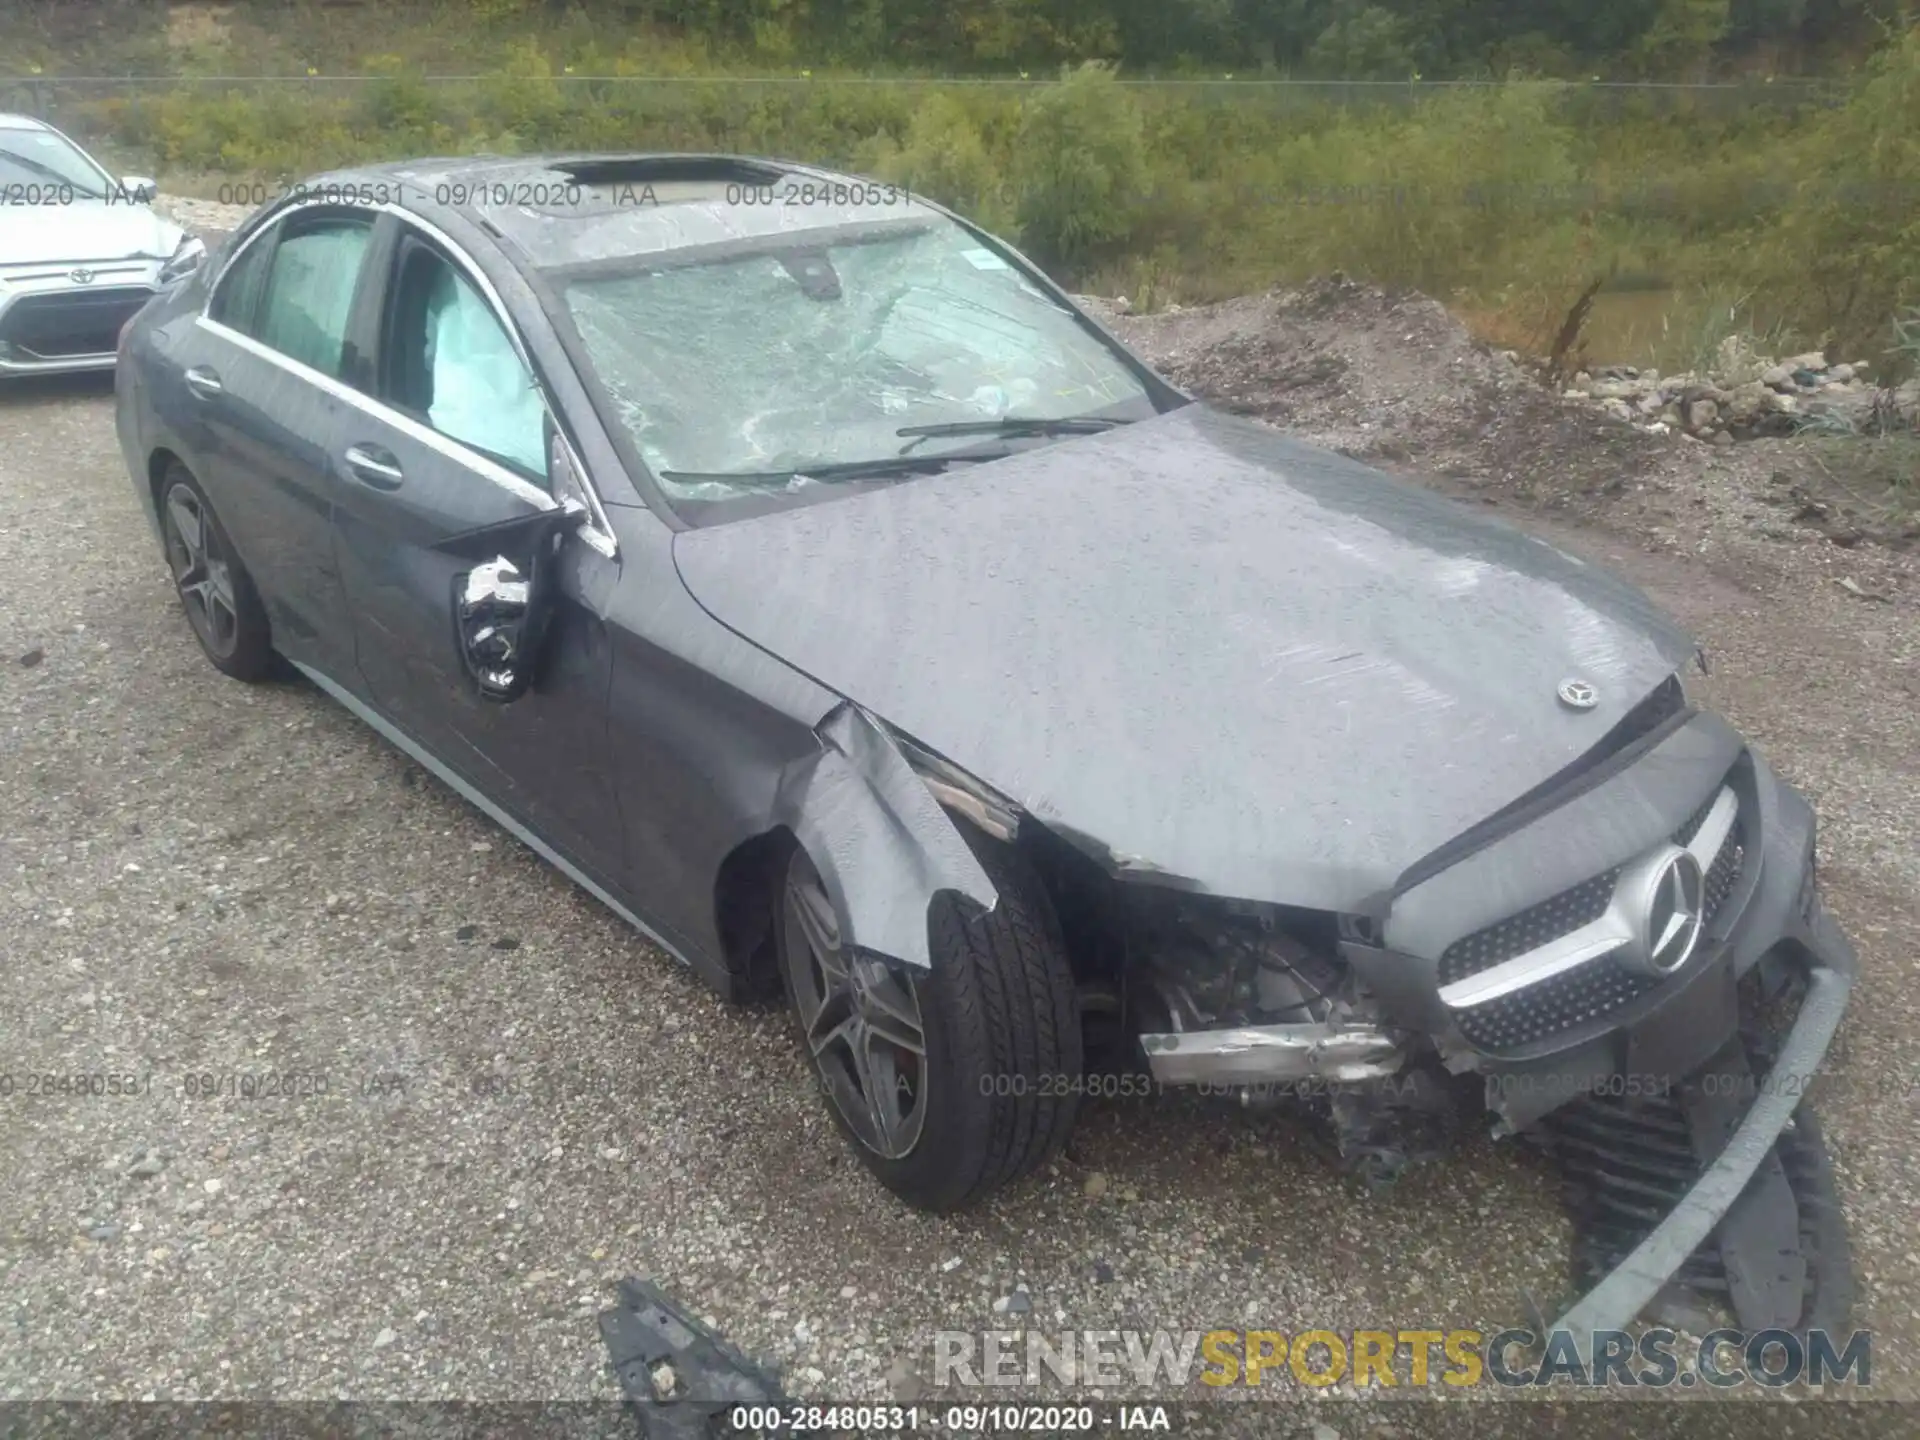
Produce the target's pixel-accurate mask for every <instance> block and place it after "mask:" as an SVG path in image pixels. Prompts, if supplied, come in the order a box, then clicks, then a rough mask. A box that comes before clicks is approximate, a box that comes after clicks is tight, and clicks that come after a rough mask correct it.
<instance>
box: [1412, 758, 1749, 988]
mask: <svg viewBox="0 0 1920 1440" xmlns="http://www.w3.org/2000/svg"><path fill="white" fill-rule="evenodd" d="M1739 810H1740V800H1739V797H1738V796H1737V795H1735V794H1734V791H1733V787H1732V786H1723V787H1721V790H1720V793H1719V794H1718V795H1716V796H1715V797H1714V801H1713V808H1712V809H1710V810H1709V811H1708V812H1707V818H1706V819H1705V820H1703V821H1702V822H1701V824H1700V829H1699V831H1698V833H1696V834H1695V835H1694V837H1693V839H1692V840H1691V841H1689V842H1688V843H1687V844H1686V845H1683V846H1680V847H1678V848H1680V849H1683V850H1685V851H1687V852H1688V853H1689V854H1690V855H1692V856H1693V858H1694V859H1695V860H1697V861H1698V862H1699V864H1700V869H1701V871H1702V873H1704V872H1706V871H1707V870H1709V869H1711V868H1712V866H1713V862H1714V860H1715V858H1716V857H1717V856H1718V855H1719V853H1720V847H1721V846H1722V845H1723V844H1725V843H1726V839H1727V834H1728V832H1729V831H1731V830H1732V829H1733V822H1734V817H1735V816H1736V815H1737V814H1738V813H1739ZM1633 937H1634V922H1633V917H1632V916H1630V915H1628V914H1627V913H1626V911H1625V909H1624V908H1623V907H1622V905H1621V903H1620V890H1619V888H1618V887H1617V886H1616V888H1615V890H1614V893H1613V897H1612V898H1611V899H1610V900H1609V901H1608V902H1607V909H1606V913H1605V914H1603V915H1602V916H1600V918H1599V919H1597V920H1592V921H1589V922H1588V923H1587V924H1585V925H1582V926H1581V927H1580V928H1579V929H1577V930H1569V931H1568V932H1567V933H1566V934H1565V935H1560V936H1556V937H1555V938H1554V939H1552V940H1549V941H1548V942H1547V943H1546V944H1545V945H1541V946H1539V947H1537V948H1536V949H1533V950H1529V951H1527V952H1526V953H1525V954H1524V955H1516V956H1514V957H1513V958H1512V959H1511V960H1503V961H1501V962H1500V964H1498V965H1495V966H1493V967H1492V968H1491V969H1488V970H1482V971H1480V972H1479V973H1478V974H1476V975H1468V976H1466V977H1465V978H1464V979H1460V980H1456V981H1454V982H1453V983H1452V984H1451V985H1443V986H1441V987H1440V1002H1441V1003H1442V1004H1443V1005H1445V1006H1446V1007H1447V1008H1448V1009H1449V1010H1465V1009H1469V1008H1471V1007H1472V1006H1475V1005H1485V1004H1487V1003H1488V1002H1489V1001H1492V1000H1499V999H1502V998H1504V997H1505V996H1508V995H1511V994H1513V993H1514V992H1515V991H1517V990H1525V989H1527V988H1528V987H1529V986H1532V985H1537V984H1539V983H1540V982H1541V981H1542V980H1551V979H1552V978H1553V977H1554V976H1556V975H1564V974H1565V973H1566V972H1567V971H1569V970H1573V969H1576V968H1578V967H1579V966H1582V965H1586V964H1589V963H1591V962H1592V961H1594V960H1598V959H1600V958H1601V957H1602V956H1605V955H1610V954H1612V953H1613V952H1614V951H1615V950H1617V949H1619V948H1620V947H1621V946H1622V945H1625V944H1626V943H1627V942H1628V941H1630V940H1632V939H1633Z"/></svg>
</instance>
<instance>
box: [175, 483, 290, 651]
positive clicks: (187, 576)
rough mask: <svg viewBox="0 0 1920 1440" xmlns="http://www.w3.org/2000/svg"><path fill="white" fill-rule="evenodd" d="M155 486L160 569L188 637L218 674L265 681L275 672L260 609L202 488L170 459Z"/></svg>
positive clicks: (257, 597) (257, 595) (256, 595)
mask: <svg viewBox="0 0 1920 1440" xmlns="http://www.w3.org/2000/svg"><path fill="white" fill-rule="evenodd" d="M156 488H157V492H158V493H157V496H156V499H157V502H158V508H159V512H160V533H161V536H162V538H163V539H164V541H165V544H166V552H167V568H168V570H169V571H171V572H172V574H173V588H174V592H175V594H177V595H178V596H179V597H180V608H181V609H182V610H183V611H185V612H186V617H187V624H188V625H189V626H190V627H191V628H192V630H193V638H194V639H196V640H198V641H199V642H200V648H201V650H202V651H204V652H205V654H206V657H207V659H209V660H211V661H212V662H213V666H214V668H215V669H216V670H219V671H220V672H221V673H222V674H224V675H230V676H232V677H233V678H234V679H235V680H245V681H248V682H252V681H256V680H265V679H267V678H268V677H269V676H271V675H272V674H273V673H274V671H275V661H274V654H273V635H272V631H271V629H270V628H269V626H268V623H267V609H266V606H265V605H263V604H261V602H260V592H259V591H258V590H257V589H255V588H254V584H253V577H252V576H250V575H249V574H247V567H246V566H244V565H242V564H241V563H240V556H239V554H238V553H237V552H236V551H235V550H234V548H233V541H232V539H231V538H230V537H229V536H228V535H227V531H226V527H225V526H224V525H222V524H221V523H220V517H219V516H218V515H216V514H214V511H213V505H212V504H211V503H210V502H209V501H208V499H207V496H206V492H205V491H204V490H202V489H201V488H200V482H199V481H197V480H195V479H194V478H193V476H192V475H191V474H189V473H188V472H187V469H186V467H185V466H183V465H181V464H179V463H178V462H175V463H174V464H172V465H169V466H168V467H167V471H166V474H164V475H163V476H161V478H160V484H159V485H158V487H156Z"/></svg>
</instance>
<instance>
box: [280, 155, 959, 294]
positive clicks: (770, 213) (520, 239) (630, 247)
mask: <svg viewBox="0 0 1920 1440" xmlns="http://www.w3.org/2000/svg"><path fill="white" fill-rule="evenodd" d="M301 188H303V189H305V190H306V191H307V192H308V193H314V192H331V191H336V190H337V191H339V192H342V193H350V194H371V195H375V196H380V195H391V194H392V192H395V191H398V192H399V199H400V202H401V203H402V204H403V205H417V206H418V207H420V208H421V209H422V211H423V212H427V213H431V212H432V211H435V210H451V211H454V212H456V213H458V214H461V215H462V216H464V217H465V218H467V219H469V220H471V221H474V222H476V223H478V224H479V225H480V226H481V227H482V228H483V229H485V230H488V231H490V232H492V233H493V234H494V235H495V236H498V237H500V238H501V239H503V240H506V241H508V242H510V248H512V249H516V250H518V251H519V252H520V255H521V258H522V259H523V260H524V261H525V262H527V263H530V264H531V265H533V266H534V267H536V268H539V269H546V270H560V269H573V268H576V267H582V266H593V265H595V264H607V265H613V266H619V265H623V264H631V263H634V262H636V261H640V262H643V263H644V260H645V259H646V257H656V256H663V255H667V254H672V253H675V252H686V251H693V250H707V249H709V248H711V247H714V246H728V245H736V244H741V245H750V244H753V243H755V242H757V241H761V240H766V239H772V240H781V239H785V238H787V237H792V238H793V239H794V240H795V241H796V243H799V242H800V240H801V238H802V237H803V236H813V237H816V238H817V237H818V236H819V234H820V232H823V231H834V232H836V233H842V232H858V233H871V232H875V231H877V230H879V229H884V228H889V227H892V226H897V225H900V224H902V223H904V224H906V225H908V226H910V227H912V228H920V227H923V226H925V225H927V224H928V223H930V222H931V221H932V220H933V219H934V218H935V217H936V216H937V215H938V214H939V213H940V212H939V211H938V209H937V208H936V207H933V206H930V205H928V204H926V203H925V202H923V201H921V200H920V199H919V198H918V197H917V196H913V195H911V194H910V193H909V192H908V191H907V190H906V188H905V187H903V186H894V185H890V184H887V183H886V182H881V181H874V180H870V179H867V178H865V177H862V176H857V175H850V174H846V173H844V172H840V171H834V170H828V169H824V168H822V167H820V166H816V165H809V164H805V163H802V162H799V161H793V160H780V159H770V158H766V157H762V156H753V155H727V154H687V153H614V154H607V153H585V154H581V153H575V154H549V155H461V156H439V157H427V158H422V159H413V160H397V161H391V162H386V163H382V164H373V165H363V166H356V167H353V168H351V169H344V170H337V171H333V172H330V173H328V174H326V175H319V176H315V177H313V178H312V179H311V180H309V181H307V182H306V184H305V186H304V187H301Z"/></svg>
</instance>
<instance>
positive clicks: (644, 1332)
mask: <svg viewBox="0 0 1920 1440" xmlns="http://www.w3.org/2000/svg"><path fill="white" fill-rule="evenodd" d="M600 1336H601V1338H602V1339H603V1340H605V1341H606V1345H607V1354H608V1356H609V1358H610V1359H611V1360H612V1362H613V1370H614V1374H615V1375H617V1376H618V1377H619V1380H620V1388H621V1389H622V1390H623V1391H625V1392H626V1397H627V1401H628V1403H629V1404H630V1405H631V1406H632V1407H633V1408H634V1410H635V1412H636V1413H637V1415H638V1416H639V1420H640V1433H641V1434H642V1435H643V1436H645V1437H646V1440H705V1437H707V1436H710V1435H729V1434H733V1433H735V1432H734V1431H733V1430H731V1429H730V1428H729V1419H728V1416H729V1412H731V1411H732V1409H733V1408H734V1407H735V1406H736V1405H779V1404H782V1403H784V1402H785V1400H786V1398H787V1397H786V1396H785V1395H784V1394H782V1393H781V1390H780V1385H779V1381H778V1380H777V1379H776V1378H775V1377H774V1375H773V1373H772V1372H771V1371H769V1370H765V1369H762V1368H761V1367H760V1366H758V1365H756V1364H754V1362H753V1361H751V1360H749V1359H748V1358H747V1357H746V1356H744V1355H742V1354H741V1353H740V1352H739V1351H738V1350H735V1349H734V1348H733V1347H732V1346H730V1345H728V1344H727V1343H726V1342H725V1341H724V1340H722V1339H721V1338H720V1337H719V1336H718V1335H716V1334H714V1332H713V1331H712V1330H711V1329H709V1328H708V1327H707V1326H706V1325H704V1324H702V1323H701V1322H700V1321H699V1320H698V1319H696V1318H695V1317H694V1316H693V1315H691V1314H689V1313H688V1312H687V1311H686V1310H684V1309H682V1308H681V1307H680V1306H678V1305H676V1304H674V1302H673V1301H671V1300H669V1299H668V1298H667V1297H666V1296H665V1295H664V1294H662V1293H661V1291H660V1289H659V1287H658V1286H656V1285H654V1284H653V1283H652V1282H651V1281H648V1280H635V1279H631V1278H629V1279H626V1280H622V1281H621V1282H620V1303H619V1304H618V1305H616V1306H614V1307H612V1308H611V1309H608V1310H603V1311H601V1312H600Z"/></svg>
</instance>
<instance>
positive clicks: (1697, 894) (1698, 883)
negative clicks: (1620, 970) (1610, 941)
mask: <svg viewBox="0 0 1920 1440" xmlns="http://www.w3.org/2000/svg"><path fill="white" fill-rule="evenodd" d="M1635 869H1636V870H1637V871H1638V873H1637V874H1636V875H1634V876H1633V879H1634V880H1635V881H1637V882H1638V883H1637V884H1636V885H1635V886H1634V889H1635V890H1636V891H1637V893H1636V894H1633V895H1629V896H1622V897H1621V898H1622V899H1623V900H1625V901H1626V902H1627V914H1628V916H1629V918H1630V919H1631V922H1632V924H1633V927H1634V934H1633V939H1632V940H1630V941H1628V942H1627V944H1626V945H1624V946H1622V947H1621V948H1620V949H1619V950H1618V951H1616V952H1615V954H1616V956H1617V957H1618V959H1619V960H1620V962H1621V963H1622V964H1624V965H1625V966H1626V967H1627V968H1628V969H1630V970H1636V971H1638V972H1639V973H1640V974H1642V975H1651V976H1655V977H1659V976H1664V975H1671V974H1673V972H1674V971H1676V970H1678V969H1679V968H1680V967H1681V966H1682V965H1684V964H1686V963H1687V960H1688V959H1689V958H1690V957H1691V956H1692V954H1693V948H1694V946H1695V945H1697V944H1699V942H1700V931H1701V930H1702V929H1703V928H1704V926H1705V924H1706V892H1707V885H1706V876H1705V874H1704V873H1703V872H1702V871H1701V869H1700V862H1699V861H1698V860H1696V859H1695V858H1694V857H1693V855H1692V853H1691V852H1690V851H1686V850H1682V849H1680V848H1679V847H1678V846H1674V847H1672V848H1670V849H1668V850H1666V851H1663V852H1662V853H1661V854H1659V855H1657V856H1655V857H1653V859H1652V860H1651V862H1650V863H1648V864H1646V865H1645V866H1637V867H1635Z"/></svg>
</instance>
